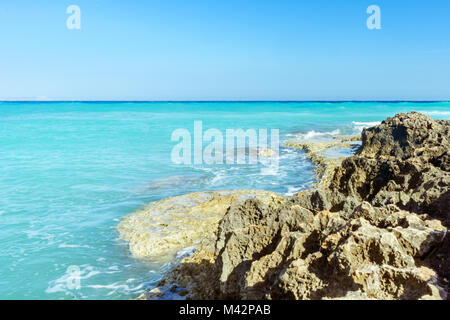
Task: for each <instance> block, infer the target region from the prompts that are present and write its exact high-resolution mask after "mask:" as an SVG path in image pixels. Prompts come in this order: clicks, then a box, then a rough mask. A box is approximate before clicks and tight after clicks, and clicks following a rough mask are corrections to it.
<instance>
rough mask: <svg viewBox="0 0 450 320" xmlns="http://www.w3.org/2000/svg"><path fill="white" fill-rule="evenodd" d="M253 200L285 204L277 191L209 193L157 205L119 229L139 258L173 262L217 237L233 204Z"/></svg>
mask: <svg viewBox="0 0 450 320" xmlns="http://www.w3.org/2000/svg"><path fill="white" fill-rule="evenodd" d="M250 198H260V199H262V200H263V201H272V202H277V201H280V202H283V201H285V200H284V199H283V198H282V197H281V196H279V195H278V194H276V193H274V192H268V191H258V190H236V191H206V192H197V193H191V194H187V195H182V196H176V197H171V198H167V199H163V200H160V201H157V202H153V203H151V204H150V205H148V206H147V207H145V208H144V209H142V210H139V211H137V212H135V213H133V214H131V215H129V216H127V217H125V218H124V219H123V220H122V221H121V222H120V224H119V226H118V231H119V234H120V237H121V238H122V239H123V240H126V241H128V242H129V247H130V251H131V253H132V254H133V255H134V256H135V257H138V258H151V259H152V260H153V261H155V260H160V261H161V260H163V261H164V260H173V258H174V256H175V255H176V254H177V253H178V252H179V251H180V250H183V249H185V248H187V247H191V246H198V245H199V244H200V242H201V241H202V240H205V239H211V241H212V240H213V237H214V236H215V233H216V231H217V225H218V222H219V221H220V219H222V217H223V215H224V214H225V212H226V210H227V209H228V208H229V207H230V205H231V203H234V202H239V201H243V200H245V199H250Z"/></svg>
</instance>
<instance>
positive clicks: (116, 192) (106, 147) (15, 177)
mask: <svg viewBox="0 0 450 320" xmlns="http://www.w3.org/2000/svg"><path fill="white" fill-rule="evenodd" d="M412 110H415V111H422V112H424V113H426V114H428V115H430V116H431V117H433V118H436V119H450V103H449V102H430V103H419V102H408V103H405V102H397V103H387V102H367V103H361V102H340V103H331V102H330V103H324V102H320V103H319V102H316V103H314V102H304V103H294V102H290V103H281V102H253V103H248V102H246V103H244V102H234V103H227V102H221V103H218V102H204V103H195V102H191V103H185V102H177V103H169V102H158V103H156V102H154V103H143V102H142V103H132V102H126V103H117V102H115V103H111V102H96V103H80V102H52V103H46V102H39V103H38V102H35V103H24V102H14V103H12V102H1V103H0V299H130V298H135V297H137V296H138V295H139V294H140V293H141V292H143V290H145V288H151V287H152V285H154V283H155V281H157V280H158V279H159V278H160V277H161V275H162V274H163V273H164V272H165V271H167V270H168V269H169V268H170V267H171V264H163V265H161V264H158V263H154V262H152V261H147V260H139V259H135V258H133V257H132V256H131V255H130V253H129V251H128V248H127V245H126V243H124V242H123V241H121V240H120V239H118V233H117V231H116V226H117V224H118V222H119V221H120V219H121V218H122V217H124V216H125V215H127V214H130V213H132V212H134V211H136V210H137V209H139V208H141V207H143V206H144V205H146V204H147V203H149V202H151V201H155V200H159V199H162V198H165V197H170V196H175V195H180V194H185V193H190V192H194V191H202V190H227V189H265V190H271V191H276V192H279V193H281V194H285V195H290V194H293V193H294V192H297V191H299V190H303V189H307V188H308V187H310V186H311V184H312V183H313V182H314V175H313V170H314V167H313V166H312V164H311V163H310V162H309V161H308V160H306V159H305V156H304V153H303V152H301V151H295V150H291V149H285V148H281V150H280V160H279V161H280V164H279V170H278V172H277V173H276V174H270V173H269V174H267V173H266V174H262V171H261V165H259V164H254V165H250V164H244V165H195V166H194V165H176V164H174V163H172V161H171V157H170V155H171V151H172V148H173V147H174V146H175V144H176V142H172V141H171V134H172V132H173V131H174V130H175V129H178V128H185V129H187V130H189V131H191V132H192V131H193V125H194V121H195V120H202V122H203V127H204V130H206V129H208V128H216V129H219V130H220V131H222V132H225V130H226V129H238V128H242V129H244V130H245V129H279V130H280V140H281V141H285V140H286V139H289V138H291V137H293V136H297V137H303V138H304V139H322V138H329V137H332V136H333V135H340V134H341V135H348V134H357V133H359V132H360V131H361V130H362V128H363V127H367V126H371V125H374V124H376V123H378V122H379V121H381V120H383V119H384V118H386V117H387V116H393V115H394V114H396V113H398V112H408V111H412ZM70 266H77V267H78V268H79V270H80V272H81V281H80V283H79V284H80V287H77V286H76V285H70V284H71V283H72V282H71V273H70V272H67V271H68V268H69V267H70ZM69 270H70V269H69Z"/></svg>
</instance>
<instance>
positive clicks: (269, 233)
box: [160, 112, 450, 299]
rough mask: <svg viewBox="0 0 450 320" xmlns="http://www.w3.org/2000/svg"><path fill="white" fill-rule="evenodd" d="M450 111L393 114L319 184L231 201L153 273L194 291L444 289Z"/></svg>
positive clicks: (274, 294)
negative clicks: (178, 256) (200, 241)
mask: <svg viewBox="0 0 450 320" xmlns="http://www.w3.org/2000/svg"><path fill="white" fill-rule="evenodd" d="M449 152H450V121H435V120H432V119H430V118H429V117H426V116H424V115H422V114H419V113H415V112H412V113H408V114H399V115H396V116H395V117H393V118H388V119H387V120H385V121H384V122H383V123H382V124H380V125H378V126H376V127H373V128H369V129H365V130H364V131H363V133H362V146H361V147H360V149H359V150H358V151H357V152H356V154H355V155H353V156H350V157H348V158H346V159H345V160H343V161H342V164H341V165H340V166H339V167H337V168H336V169H335V170H334V171H333V175H332V178H331V179H330V181H329V183H327V184H326V185H325V186H322V188H318V189H314V190H311V191H309V192H301V193H298V194H296V195H294V196H293V197H292V198H290V199H288V200H287V201H286V202H285V203H281V204H280V205H279V206H270V205H267V203H264V202H263V201H261V200H260V199H249V200H246V201H244V202H237V203H232V204H231V206H230V207H229V208H228V209H227V211H226V214H225V215H224V217H223V219H222V220H221V221H220V223H219V227H218V231H217V239H216V240H215V243H214V244H211V243H205V244H204V245H203V247H202V248H201V249H199V250H197V251H196V252H195V253H194V255H193V256H191V257H189V258H186V259H184V260H183V261H182V262H181V264H180V265H179V266H177V267H176V268H175V269H174V270H173V271H172V272H170V273H169V274H168V275H166V277H165V278H164V279H163V280H162V281H161V283H160V285H161V286H165V287H172V288H177V287H183V288H186V289H187V292H184V293H183V294H184V295H186V297H187V298H195V299H330V298H331V299H447V298H448V297H449V295H448V280H449V279H450V270H449V269H450V240H449V236H448V232H447V231H448V228H449V216H450V154H449Z"/></svg>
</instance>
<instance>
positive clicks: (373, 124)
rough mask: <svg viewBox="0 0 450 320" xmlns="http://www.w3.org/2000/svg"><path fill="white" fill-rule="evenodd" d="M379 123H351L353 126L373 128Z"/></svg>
mask: <svg viewBox="0 0 450 320" xmlns="http://www.w3.org/2000/svg"><path fill="white" fill-rule="evenodd" d="M380 123H381V122H379V121H371V122H358V121H353V122H352V124H353V125H355V126H365V127H374V126H377V125H379V124H380Z"/></svg>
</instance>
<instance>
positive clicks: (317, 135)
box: [286, 129, 341, 140]
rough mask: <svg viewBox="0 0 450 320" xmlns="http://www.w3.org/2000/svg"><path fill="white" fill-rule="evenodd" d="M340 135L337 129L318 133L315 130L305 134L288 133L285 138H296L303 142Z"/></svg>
mask: <svg viewBox="0 0 450 320" xmlns="http://www.w3.org/2000/svg"><path fill="white" fill-rule="evenodd" d="M340 133H341V131H340V130H339V129H336V130H333V131H328V132H327V131H326V132H319V131H315V130H311V131H308V132H307V133H288V134H287V135H286V136H288V137H297V138H301V139H304V140H311V139H317V138H323V137H330V136H337V135H339V134H340Z"/></svg>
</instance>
